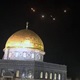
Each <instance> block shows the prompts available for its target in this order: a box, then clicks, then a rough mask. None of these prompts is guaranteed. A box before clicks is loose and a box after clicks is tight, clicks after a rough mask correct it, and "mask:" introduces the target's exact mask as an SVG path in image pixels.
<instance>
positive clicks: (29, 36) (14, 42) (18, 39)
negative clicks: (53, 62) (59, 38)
mask: <svg viewBox="0 0 80 80" xmlns="http://www.w3.org/2000/svg"><path fill="white" fill-rule="evenodd" d="M5 48H31V49H38V50H42V51H44V45H43V42H42V40H41V39H40V37H39V36H38V35H37V34H36V33H34V32H33V31H31V30H28V29H23V30H19V31H17V32H15V33H14V34H13V35H12V36H10V38H9V39H8V40H7V42H6V45H5Z"/></svg>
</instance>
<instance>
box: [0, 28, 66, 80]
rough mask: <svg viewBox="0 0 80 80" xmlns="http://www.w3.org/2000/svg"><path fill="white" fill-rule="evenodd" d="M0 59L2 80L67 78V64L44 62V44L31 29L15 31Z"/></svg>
mask: <svg viewBox="0 0 80 80" xmlns="http://www.w3.org/2000/svg"><path fill="white" fill-rule="evenodd" d="M3 51H4V56H3V60H0V80H66V77H67V70H66V66H65V65H59V64H53V63H47V62H43V58H44V55H45V52H44V44H43V42H42V40H41V39H40V37H39V36H38V35H37V34H36V33H34V32H33V31H31V30H28V29H23V30H19V31H17V32H15V33H14V34H13V35H12V36H10V38H9V39H8V40H7V42H6V45H5V48H4V49H3Z"/></svg>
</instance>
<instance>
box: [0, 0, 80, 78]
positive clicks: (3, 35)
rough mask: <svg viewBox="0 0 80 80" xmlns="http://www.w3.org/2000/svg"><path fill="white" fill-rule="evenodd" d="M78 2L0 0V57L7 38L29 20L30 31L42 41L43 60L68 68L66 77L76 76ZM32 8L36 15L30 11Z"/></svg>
mask: <svg viewBox="0 0 80 80" xmlns="http://www.w3.org/2000/svg"><path fill="white" fill-rule="evenodd" d="M79 3H80V2H79V1H77V0H59V1H56V0H52V1H51V0H29V1H28V0H22V1H19V2H18V1H9V2H8V1H6V0H5V1H4V0H3V1H0V55H1V56H0V58H2V56H3V54H4V53H3V51H2V50H3V48H4V46H5V43H6V41H7V39H8V38H9V37H10V36H11V35H12V34H13V33H14V32H16V31H18V30H20V29H24V28H25V23H26V21H29V29H31V30H33V31H34V32H36V33H37V34H38V35H39V36H40V37H41V39H42V40H43V42H44V46H45V52H46V55H45V58H44V61H45V62H51V63H57V64H63V65H67V70H68V77H79V76H80V57H79V53H80V50H79V48H80V38H79V37H80V36H79V34H80V31H79V29H80V27H79V26H80V24H79V23H80V22H79V17H80V14H79V10H80V7H79V5H80V4H79ZM31 7H33V8H35V10H36V12H32V11H31V9H30V8H31ZM64 9H66V10H67V12H66V13H64ZM42 14H44V15H45V18H44V19H42V18H41V15H42ZM50 15H54V17H55V18H56V20H55V21H54V20H52V18H51V17H50Z"/></svg>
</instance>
